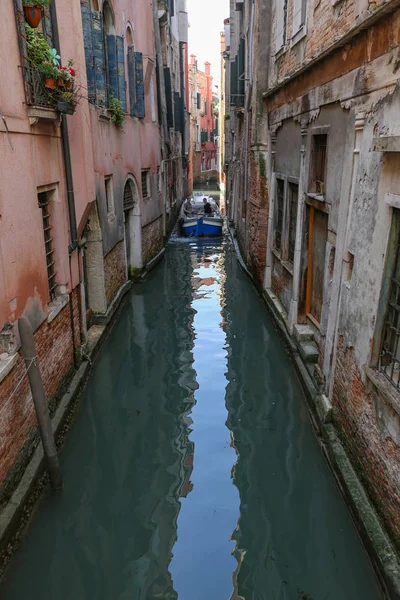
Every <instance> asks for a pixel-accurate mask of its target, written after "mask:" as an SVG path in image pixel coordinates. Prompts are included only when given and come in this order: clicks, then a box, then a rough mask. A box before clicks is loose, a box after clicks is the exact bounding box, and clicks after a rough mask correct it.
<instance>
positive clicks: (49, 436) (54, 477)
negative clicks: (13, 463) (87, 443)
mask: <svg viewBox="0 0 400 600" xmlns="http://www.w3.org/2000/svg"><path fill="white" fill-rule="evenodd" d="M18 330H19V335H20V338H21V346H22V352H23V355H24V358H25V364H26V368H27V369H28V377H29V384H30V386H31V391H32V398H33V403H34V405H35V411H36V417H37V421H38V425H39V432H40V437H41V439H42V444H43V451H44V457H45V462H46V467H47V470H48V473H49V477H50V483H51V486H52V488H53V489H55V490H59V489H61V488H62V485H63V484H62V478H61V472H60V464H59V461H58V455H57V448H56V443H55V440H54V434H53V429H52V426H51V419H50V414H49V407H48V405H47V401H46V395H45V391H44V387H43V381H42V376H41V374H40V369H39V359H38V357H37V354H36V347H35V340H34V337H33V331H32V327H31V324H30V323H29V321H28V319H27V318H26V317H20V318H19V320H18Z"/></svg>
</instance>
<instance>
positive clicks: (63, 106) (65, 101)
mask: <svg viewBox="0 0 400 600" xmlns="http://www.w3.org/2000/svg"><path fill="white" fill-rule="evenodd" d="M57 110H58V112H60V113H63V114H65V115H73V114H74V112H75V110H76V98H75V95H74V92H66V91H60V95H59V99H58V101H57Z"/></svg>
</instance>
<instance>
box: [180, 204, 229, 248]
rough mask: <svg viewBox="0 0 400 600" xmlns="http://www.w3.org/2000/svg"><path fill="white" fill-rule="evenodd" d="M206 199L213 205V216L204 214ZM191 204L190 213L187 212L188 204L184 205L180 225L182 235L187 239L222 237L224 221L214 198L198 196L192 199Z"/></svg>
mask: <svg viewBox="0 0 400 600" xmlns="http://www.w3.org/2000/svg"><path fill="white" fill-rule="evenodd" d="M204 198H206V199H207V201H208V202H209V204H210V205H211V209H212V213H211V214H205V213H204V202H203V200H204ZM190 204H191V207H190V212H188V211H187V207H186V202H184V203H183V206H182V208H181V215H180V220H179V224H180V227H181V232H182V235H184V236H185V237H213V236H220V235H222V225H223V223H224V219H223V217H222V216H221V213H220V212H219V208H218V205H217V203H216V202H215V200H214V199H213V198H210V197H209V196H206V195H204V194H196V195H195V196H192V197H191V198H190ZM185 209H186V210H185Z"/></svg>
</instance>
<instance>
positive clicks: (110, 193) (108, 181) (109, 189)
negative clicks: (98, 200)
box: [104, 177, 114, 215]
mask: <svg viewBox="0 0 400 600" xmlns="http://www.w3.org/2000/svg"><path fill="white" fill-rule="evenodd" d="M104 183H105V188H106V207H107V214H108V215H112V214H114V190H113V185H112V177H106V178H105V180H104Z"/></svg>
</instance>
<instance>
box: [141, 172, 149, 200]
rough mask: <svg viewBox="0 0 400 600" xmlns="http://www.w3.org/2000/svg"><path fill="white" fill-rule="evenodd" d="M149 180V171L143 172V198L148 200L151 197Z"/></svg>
mask: <svg viewBox="0 0 400 600" xmlns="http://www.w3.org/2000/svg"><path fill="white" fill-rule="evenodd" d="M148 179H149V171H148V170H146V171H142V198H147V196H148V195H149V187H148Z"/></svg>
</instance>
